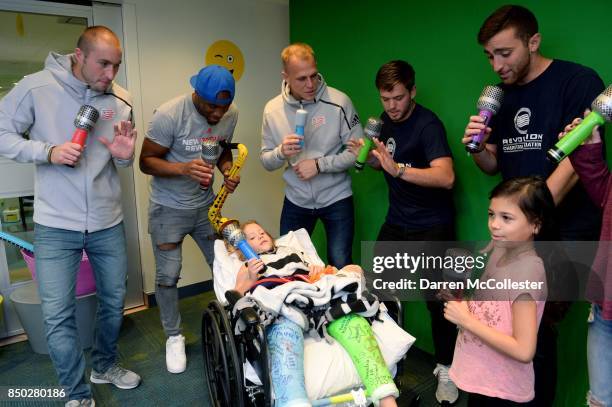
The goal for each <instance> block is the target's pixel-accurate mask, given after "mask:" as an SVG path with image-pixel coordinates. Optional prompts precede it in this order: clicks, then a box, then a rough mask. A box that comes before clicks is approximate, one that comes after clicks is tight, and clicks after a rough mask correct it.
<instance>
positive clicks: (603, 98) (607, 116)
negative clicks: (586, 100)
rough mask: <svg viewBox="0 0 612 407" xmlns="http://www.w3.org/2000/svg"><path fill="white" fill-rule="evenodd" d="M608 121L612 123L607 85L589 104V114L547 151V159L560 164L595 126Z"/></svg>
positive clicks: (611, 98) (611, 96) (611, 100)
mask: <svg viewBox="0 0 612 407" xmlns="http://www.w3.org/2000/svg"><path fill="white" fill-rule="evenodd" d="M609 121H612V85H609V86H608V87H607V88H606V90H604V91H603V92H602V93H601V94H600V95H599V96H597V98H595V100H594V101H593V103H591V113H589V114H588V115H587V117H585V118H584V120H582V122H581V123H580V124H579V125H578V126H576V128H575V129H573V130H572V131H570V132H569V133H567V134H566V135H565V137H563V138H562V139H561V140H559V141H558V142H557V144H555V146H554V147H553V148H551V149H550V150H548V153H546V154H547V156H548V159H549V160H551V161H553V162H556V163H558V162H560V161H561V160H563V159H564V158H565V157H566V156H567V155H568V154H570V153H571V152H572V151H574V150H575V149H576V147H578V146H579V145H580V144H582V142H583V141H584V140H586V139H587V138H588V137H589V135H590V134H591V132H592V131H593V129H594V128H595V126H602V125H604V124H605V123H606V122H609Z"/></svg>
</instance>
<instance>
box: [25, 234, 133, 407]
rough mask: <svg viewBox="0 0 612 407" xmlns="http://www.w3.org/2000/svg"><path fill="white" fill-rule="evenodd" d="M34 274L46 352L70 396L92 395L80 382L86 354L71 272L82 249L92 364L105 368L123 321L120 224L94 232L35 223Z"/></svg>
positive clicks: (124, 267)
mask: <svg viewBox="0 0 612 407" xmlns="http://www.w3.org/2000/svg"><path fill="white" fill-rule="evenodd" d="M34 247H35V250H36V253H35V259H36V277H37V280H38V291H39V293H40V299H41V302H42V313H43V319H44V322H45V332H46V336H47V345H48V347H49V354H50V356H51V360H52V361H53V366H54V367H55V370H56V372H57V375H58V377H59V382H60V385H61V386H63V387H65V388H66V389H67V393H68V398H69V399H71V400H72V399H82V398H90V397H91V387H90V385H89V384H88V383H87V382H86V381H85V356H84V355H83V349H82V348H81V344H80V342H79V335H78V332H77V327H76V316H75V312H76V298H75V289H76V276H77V272H78V270H79V264H80V261H81V257H82V253H83V250H85V252H86V253H87V256H88V257H89V261H90V262H91V265H92V268H93V272H94V278H95V280H96V292H97V297H98V310H97V313H96V328H95V332H94V344H93V348H92V351H91V362H92V365H93V366H92V367H93V369H94V370H95V371H97V372H105V371H106V370H107V369H108V368H109V367H111V366H112V365H113V364H114V363H115V362H116V359H117V340H118V338H119V329H120V328H121V322H122V321H123V302H124V299H125V292H126V279H127V252H126V245H125V233H124V230H123V223H119V224H118V225H116V226H113V227H110V228H108V229H104V230H100V231H97V232H93V233H88V232H75V231H71V230H64V229H57V228H50V227H47V226H42V225H39V224H36V225H35V228H34Z"/></svg>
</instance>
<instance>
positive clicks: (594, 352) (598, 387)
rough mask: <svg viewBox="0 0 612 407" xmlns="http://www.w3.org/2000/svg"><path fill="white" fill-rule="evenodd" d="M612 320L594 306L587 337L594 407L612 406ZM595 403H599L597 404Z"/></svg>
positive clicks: (591, 399)
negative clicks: (603, 316) (604, 317)
mask: <svg viewBox="0 0 612 407" xmlns="http://www.w3.org/2000/svg"><path fill="white" fill-rule="evenodd" d="M611 350H612V320H605V319H603V318H602V316H601V307H600V306H599V305H596V304H593V308H592V318H589V334H588V337H587V362H588V365H589V387H590V391H589V399H590V401H591V402H592V404H589V405H592V406H606V407H611V406H612V352H611ZM595 401H597V402H599V404H596V403H595Z"/></svg>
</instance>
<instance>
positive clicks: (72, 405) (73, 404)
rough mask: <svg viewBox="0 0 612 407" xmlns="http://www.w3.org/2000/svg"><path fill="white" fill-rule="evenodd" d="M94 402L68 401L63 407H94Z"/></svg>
mask: <svg viewBox="0 0 612 407" xmlns="http://www.w3.org/2000/svg"><path fill="white" fill-rule="evenodd" d="M95 405H96V402H95V401H94V399H81V400H70V401H69V402H68V403H66V404H65V405H64V407H80V406H83V407H95Z"/></svg>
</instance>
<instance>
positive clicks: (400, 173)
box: [393, 163, 406, 178]
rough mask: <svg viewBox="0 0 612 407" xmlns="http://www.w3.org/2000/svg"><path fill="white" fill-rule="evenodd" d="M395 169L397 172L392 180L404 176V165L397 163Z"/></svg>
mask: <svg viewBox="0 0 612 407" xmlns="http://www.w3.org/2000/svg"><path fill="white" fill-rule="evenodd" d="M397 168H399V171H398V173H397V175H396V176H394V177H393V178H402V175H404V172H405V171H406V164H400V163H397Z"/></svg>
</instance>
